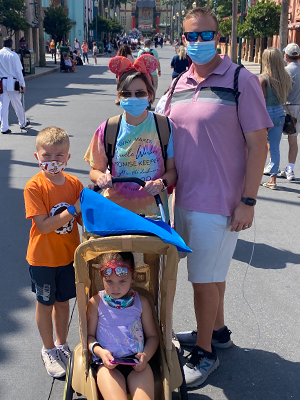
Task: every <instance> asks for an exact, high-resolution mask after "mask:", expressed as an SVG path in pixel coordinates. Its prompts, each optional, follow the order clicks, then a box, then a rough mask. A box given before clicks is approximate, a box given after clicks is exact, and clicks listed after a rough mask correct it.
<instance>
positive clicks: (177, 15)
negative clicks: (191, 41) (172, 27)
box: [176, 12, 180, 42]
mask: <svg viewBox="0 0 300 400" xmlns="http://www.w3.org/2000/svg"><path fill="white" fill-rule="evenodd" d="M179 16H180V14H179V12H177V13H176V17H177V39H178V42H179V40H180V33H179Z"/></svg>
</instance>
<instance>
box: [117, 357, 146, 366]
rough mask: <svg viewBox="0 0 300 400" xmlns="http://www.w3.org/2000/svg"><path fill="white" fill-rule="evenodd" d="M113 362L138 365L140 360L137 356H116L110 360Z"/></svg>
mask: <svg viewBox="0 0 300 400" xmlns="http://www.w3.org/2000/svg"><path fill="white" fill-rule="evenodd" d="M110 362H111V364H121V365H137V364H138V363H139V360H138V359H137V358H135V357H115V358H114V359H113V360H110Z"/></svg>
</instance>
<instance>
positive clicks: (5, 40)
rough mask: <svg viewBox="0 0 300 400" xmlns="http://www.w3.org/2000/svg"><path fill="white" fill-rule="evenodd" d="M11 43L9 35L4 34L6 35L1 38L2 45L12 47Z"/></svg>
mask: <svg viewBox="0 0 300 400" xmlns="http://www.w3.org/2000/svg"><path fill="white" fill-rule="evenodd" d="M12 44H13V41H12V38H11V37H10V36H6V37H5V38H4V39H3V46H4V47H9V48H11V47H12Z"/></svg>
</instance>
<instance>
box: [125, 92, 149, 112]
mask: <svg viewBox="0 0 300 400" xmlns="http://www.w3.org/2000/svg"><path fill="white" fill-rule="evenodd" d="M148 105H149V100H148V97H142V98H139V99H138V98H137V97H130V98H129V99H123V98H122V99H121V101H120V106H121V107H122V108H124V110H125V111H126V112H127V113H128V114H130V115H132V116H133V117H139V116H140V115H142V114H143V112H144V111H145V109H146V107H148Z"/></svg>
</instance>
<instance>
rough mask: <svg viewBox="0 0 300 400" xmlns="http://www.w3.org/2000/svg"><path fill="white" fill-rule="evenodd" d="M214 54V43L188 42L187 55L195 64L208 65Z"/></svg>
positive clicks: (211, 41) (212, 41)
mask: <svg viewBox="0 0 300 400" xmlns="http://www.w3.org/2000/svg"><path fill="white" fill-rule="evenodd" d="M215 54H216V48H215V41H214V40H210V41H208V42H188V44H187V55H188V56H189V57H190V58H191V59H192V61H193V62H194V63H195V64H198V65H204V64H207V63H209V62H210V61H211V60H212V59H213V58H214V56H215Z"/></svg>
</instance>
